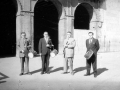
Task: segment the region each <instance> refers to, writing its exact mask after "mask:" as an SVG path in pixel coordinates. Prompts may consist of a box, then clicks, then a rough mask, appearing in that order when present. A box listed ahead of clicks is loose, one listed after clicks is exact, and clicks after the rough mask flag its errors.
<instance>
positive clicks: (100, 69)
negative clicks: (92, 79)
mask: <svg viewBox="0 0 120 90" xmlns="http://www.w3.org/2000/svg"><path fill="white" fill-rule="evenodd" d="M107 70H108V69H107V68H98V69H97V76H99V75H100V74H102V73H103V72H105V71H107Z"/></svg>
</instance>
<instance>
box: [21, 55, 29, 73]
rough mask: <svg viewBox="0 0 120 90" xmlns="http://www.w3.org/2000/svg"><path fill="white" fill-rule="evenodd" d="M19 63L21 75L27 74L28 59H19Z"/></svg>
mask: <svg viewBox="0 0 120 90" xmlns="http://www.w3.org/2000/svg"><path fill="white" fill-rule="evenodd" d="M20 62H21V73H24V72H26V73H28V72H29V58H28V57H20ZM24 65H25V71H24Z"/></svg>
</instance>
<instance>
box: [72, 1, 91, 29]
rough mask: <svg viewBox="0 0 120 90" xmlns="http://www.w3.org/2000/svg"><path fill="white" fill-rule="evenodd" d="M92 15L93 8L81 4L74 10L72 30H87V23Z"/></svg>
mask: <svg viewBox="0 0 120 90" xmlns="http://www.w3.org/2000/svg"><path fill="white" fill-rule="evenodd" d="M92 15H93V7H92V6H91V5H89V4H87V3H82V4H80V5H78V6H77V8H76V10H75V15H74V17H75V19H74V28H75V29H85V30H89V23H90V20H91V18H92Z"/></svg>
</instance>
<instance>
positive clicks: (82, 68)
mask: <svg viewBox="0 0 120 90" xmlns="http://www.w3.org/2000/svg"><path fill="white" fill-rule="evenodd" d="M85 69H86V67H78V68H75V69H74V71H75V72H74V74H75V73H77V72H80V71H83V70H85Z"/></svg>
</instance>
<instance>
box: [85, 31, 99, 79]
mask: <svg viewBox="0 0 120 90" xmlns="http://www.w3.org/2000/svg"><path fill="white" fill-rule="evenodd" d="M88 35H89V39H87V40H86V48H87V52H88V51H90V50H92V51H93V54H92V56H91V57H90V58H89V59H86V67H87V73H86V74H85V76H89V75H90V69H91V64H92V66H93V73H94V77H96V76H97V51H98V50H99V41H98V39H95V38H93V35H94V33H93V32H89V33H88Z"/></svg>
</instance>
